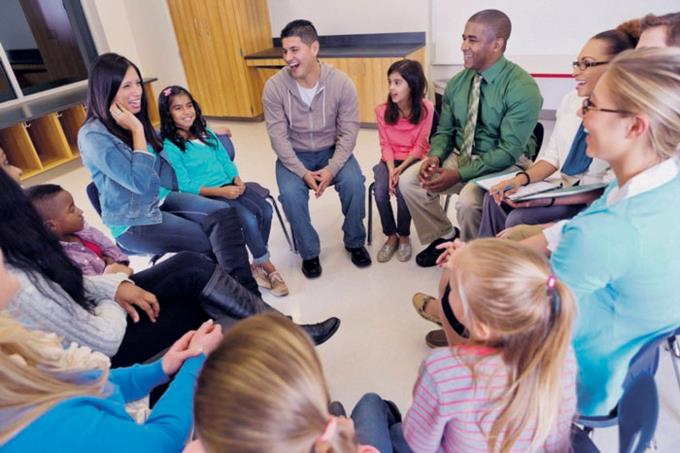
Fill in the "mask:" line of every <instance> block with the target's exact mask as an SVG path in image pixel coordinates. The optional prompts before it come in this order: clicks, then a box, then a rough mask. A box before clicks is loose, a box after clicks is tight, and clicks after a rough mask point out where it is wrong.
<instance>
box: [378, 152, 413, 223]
mask: <svg viewBox="0 0 680 453" xmlns="http://www.w3.org/2000/svg"><path fill="white" fill-rule="evenodd" d="M401 163H402V161H400V160H397V161H394V165H395V166H396V165H399V164H401ZM373 177H374V181H375V185H374V186H373V191H374V193H375V205H376V206H377V207H378V214H380V223H382V228H383V234H384V235H385V236H391V235H393V234H399V236H409V235H410V234H411V213H410V212H409V211H408V206H406V202H405V201H404V197H402V196H401V190H400V189H399V185H397V223H396V224H395V223H394V212H393V211H392V203H391V202H390V174H389V170H388V168H387V164H386V163H385V162H383V161H380V162H378V165H376V166H375V167H373Z"/></svg>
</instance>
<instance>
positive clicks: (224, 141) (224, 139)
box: [217, 135, 236, 162]
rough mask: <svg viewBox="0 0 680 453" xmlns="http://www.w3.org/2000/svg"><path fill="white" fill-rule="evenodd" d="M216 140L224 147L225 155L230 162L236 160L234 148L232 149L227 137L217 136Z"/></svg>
mask: <svg viewBox="0 0 680 453" xmlns="http://www.w3.org/2000/svg"><path fill="white" fill-rule="evenodd" d="M217 139H218V140H219V141H220V143H222V146H224V149H226V150H227V154H228V155H229V158H230V159H231V161H232V162H234V161H235V160H236V148H235V147H234V143H233V142H232V141H231V139H230V138H229V136H228V135H218V136H217Z"/></svg>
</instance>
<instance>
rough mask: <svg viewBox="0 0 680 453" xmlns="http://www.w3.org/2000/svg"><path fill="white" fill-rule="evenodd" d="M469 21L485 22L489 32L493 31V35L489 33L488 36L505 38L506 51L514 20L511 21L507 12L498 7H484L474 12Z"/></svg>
mask: <svg viewBox="0 0 680 453" xmlns="http://www.w3.org/2000/svg"><path fill="white" fill-rule="evenodd" d="M468 22H474V23H476V24H484V25H485V26H486V30H487V32H493V35H492V36H489V35H487V37H491V39H497V38H501V39H503V50H504V51H505V48H506V46H507V45H508V39H510V33H511V32H512V22H510V18H509V17H508V15H507V14H505V13H504V12H503V11H500V10H497V9H484V10H482V11H479V12H477V13H475V14H473V15H472V16H471V17H470V18H469V19H468Z"/></svg>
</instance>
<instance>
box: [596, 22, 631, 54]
mask: <svg viewBox="0 0 680 453" xmlns="http://www.w3.org/2000/svg"><path fill="white" fill-rule="evenodd" d="M639 38H640V27H639V25H636V22H635V21H628V22H624V23H623V24H621V25H619V26H618V27H616V28H613V29H611V30H606V31H603V32H600V33H598V34H596V35H595V36H593V37H592V38H590V39H598V40H600V41H604V42H605V43H606V44H607V53H608V54H609V56H611V57H613V56H615V55H618V54H620V53H621V52H623V51H624V50H628V49H634V48H635V46H636V45H637V42H638V39H639Z"/></svg>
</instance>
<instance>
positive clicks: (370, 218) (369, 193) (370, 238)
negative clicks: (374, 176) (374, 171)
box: [366, 181, 375, 245]
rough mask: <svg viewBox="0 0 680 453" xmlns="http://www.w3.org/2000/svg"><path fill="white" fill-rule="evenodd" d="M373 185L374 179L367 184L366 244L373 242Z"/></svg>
mask: <svg viewBox="0 0 680 453" xmlns="http://www.w3.org/2000/svg"><path fill="white" fill-rule="evenodd" d="M374 186H375V181H374V182H372V183H371V185H369V186H368V191H367V194H366V196H367V198H368V234H367V237H366V244H368V245H371V242H373V190H374Z"/></svg>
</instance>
